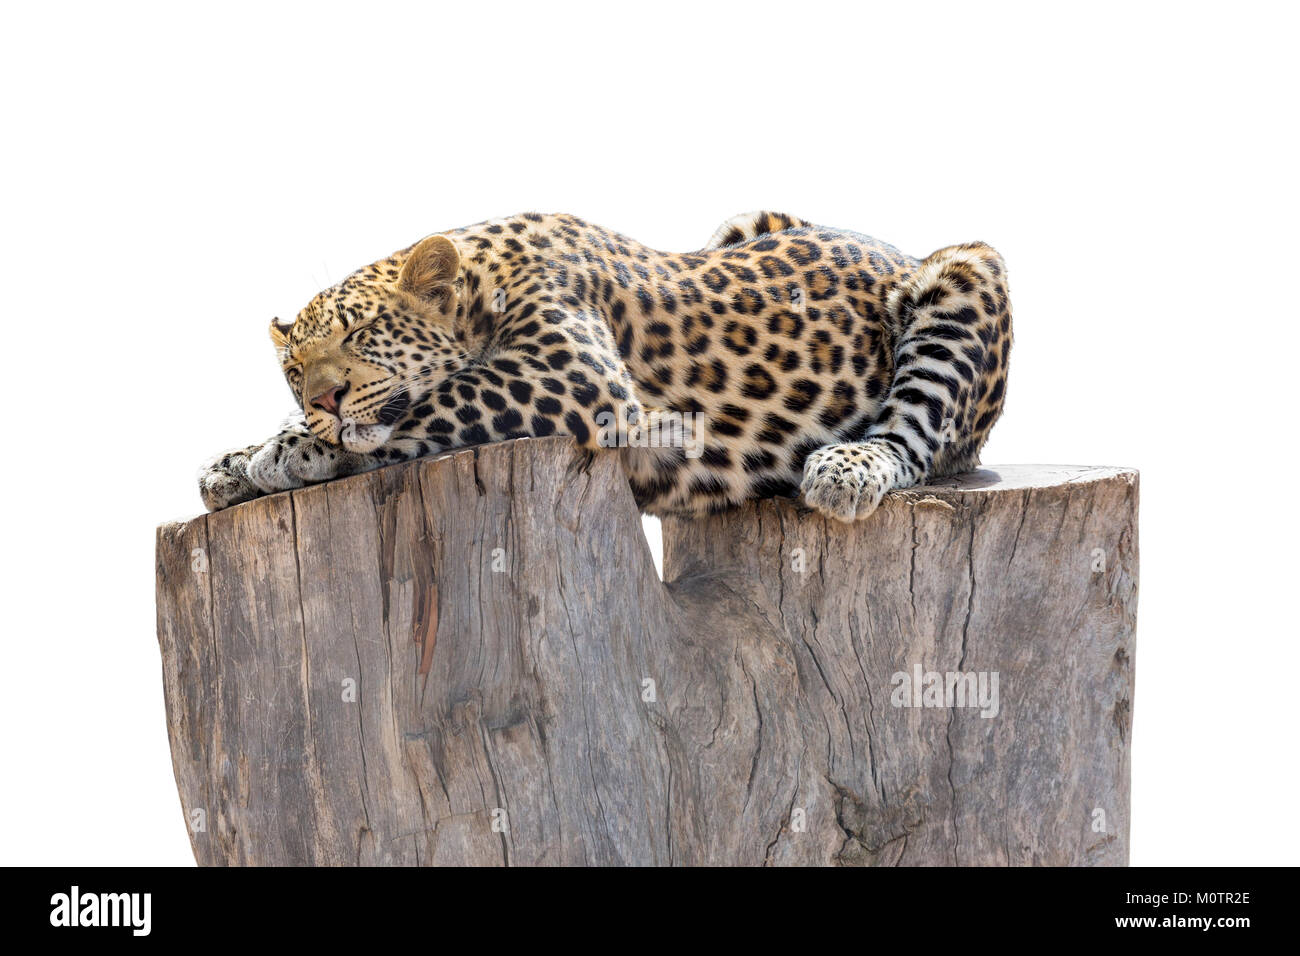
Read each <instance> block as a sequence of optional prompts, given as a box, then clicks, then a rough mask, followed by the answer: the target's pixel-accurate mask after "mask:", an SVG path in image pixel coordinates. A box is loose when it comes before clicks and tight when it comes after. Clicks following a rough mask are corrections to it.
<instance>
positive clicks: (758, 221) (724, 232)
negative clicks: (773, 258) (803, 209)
mask: <svg viewBox="0 0 1300 956" xmlns="http://www.w3.org/2000/svg"><path fill="white" fill-rule="evenodd" d="M811 225H812V223H810V222H808V221H806V220H803V219H800V218H798V217H797V216H791V215H788V214H787V213H783V212H770V211H767V210H759V211H758V212H746V213H741V214H740V215H739V216H732V217H731V218H730V219H728V220H727V221H726V222H724V223H723V224H722V225H721V226H719V227H718V229H717V231H716V232H714V234H713V238H712V239H710V240H709V244H708V245H707V246H705V247H704V248H705V249H722V248H724V247H725V246H734V245H736V244H737V243H739V242H749V241H750V240H752V239H757V238H758V237H759V236H765V235H767V234H768V233H771V232H781V231H782V230H785V229H798V228H801V227H804V226H811Z"/></svg>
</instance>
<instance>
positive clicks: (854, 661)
mask: <svg viewBox="0 0 1300 956" xmlns="http://www.w3.org/2000/svg"><path fill="white" fill-rule="evenodd" d="M664 540H665V566H664V571H665V578H666V581H667V583H661V582H660V581H659V578H658V576H657V575H656V573H655V570H654V565H653V561H652V559H651V556H650V552H649V548H648V546H647V544H646V541H645V538H644V536H643V534H642V532H641V525H640V518H639V516H638V514H637V511H636V507H635V505H634V503H633V501H632V496H631V493H630V491H629V489H628V487H627V484H626V482H625V480H624V479H623V477H622V474H621V472H620V470H619V466H618V463H617V460H616V457H615V456H614V455H608V454H602V455H597V456H595V457H594V458H591V457H589V456H586V455H584V454H583V453H581V452H579V451H577V450H576V449H575V448H574V447H573V446H572V445H571V443H569V442H568V440H566V439H546V440H540V441H519V442H510V443H504V444H500V445H489V446H484V447H481V448H479V449H475V450H467V451H463V452H458V453H454V454H450V455H446V456H444V457H442V458H438V459H433V460H424V461H418V462H413V463H410V464H406V465H398V466H394V467H390V468H386V469H383V470H380V471H377V472H372V473H370V474H365V475H358V476H356V477H352V478H347V479H344V480H341V481H335V482H332V483H329V484H326V485H321V486H317V487H313V488H307V489H304V490H301V491H295V492H292V493H289V494H281V495H275V496H273V497H269V498H263V499H260V500H257V501H253V502H249V503H247V504H243V505H239V506H237V507H235V508H232V509H230V510H228V511H224V512H220V513H217V514H212V515H207V516H205V517H200V518H196V519H194V520H193V521H189V522H186V523H184V524H172V525H165V526H163V527H162V528H160V529H159V533H158V633H159V640H160V642H161V646H162V658H163V677H164V683H165V689H166V699H167V711H168V722H169V731H170V737H171V746H172V757H173V762H174V764H175V768H176V778H177V783H178V785H179V789H180V794H181V803H182V806H183V809H184V811H185V815H186V816H185V821H186V825H187V826H189V827H190V829H191V840H192V842H193V846H194V853H195V856H196V858H197V859H198V861H199V862H200V863H203V864H298V863H308V864H347V863H361V864H502V863H509V864H670V863H671V864H703V863H712V864H724V863H729V864H762V863H770V864H836V863H840V864H873V865H874V864H882V865H899V864H902V865H908V864H940V865H942V864H953V863H958V864H1083V865H1095V864H1123V863H1126V862H1127V859H1128V823H1129V821H1128V809H1129V737H1130V722H1131V713H1132V698H1133V656H1134V614H1135V607H1136V592H1137V476H1136V474H1135V473H1134V472H1131V471H1126V470H1122V469H1115V468H1073V467H1013V468H1000V469H997V470H996V471H993V470H984V471H980V472H976V473H974V474H972V475H968V476H963V477H962V478H960V479H954V480H945V481H943V482H940V483H939V484H937V485H932V486H928V487H926V488H923V489H915V490H913V491H909V492H904V493H896V494H894V495H891V496H889V497H888V498H887V499H886V500H885V502H884V504H883V505H882V506H881V509H880V511H879V512H878V513H877V514H875V515H873V516H872V517H871V518H869V519H868V520H866V521H863V522H860V523H858V524H856V525H853V526H847V525H842V524H838V523H835V522H832V521H827V520H825V519H823V518H822V517H820V516H819V515H817V514H813V513H808V512H806V511H804V510H803V509H802V508H800V507H799V506H798V504H797V503H796V502H794V501H787V500H773V501H763V502H759V503H756V504H753V505H751V506H747V507H745V508H741V509H738V510H736V511H734V512H731V513H728V514H724V515H720V516H717V517H712V518H708V519H704V520H699V521H678V520H670V521H666V522H665V523H664ZM918 665H920V666H921V668H922V669H923V671H925V672H941V673H946V672H954V673H965V674H976V673H977V672H985V673H986V675H988V679H989V680H991V679H992V674H993V673H996V675H997V680H998V704H999V709H998V712H997V714H996V716H989V717H984V716H981V712H980V710H979V709H978V708H975V707H970V706H966V707H962V706H938V707H925V706H922V707H908V706H896V705H897V704H899V703H904V702H910V701H911V700H912V698H911V697H906V698H904V697H903V696H902V695H903V689H901V688H900V686H899V685H900V683H901V682H900V681H899V680H897V679H896V677H895V675H897V674H899V673H906V674H908V675H909V676H910V675H912V674H913V673H914V668H916V667H917V666H918ZM976 679H977V678H976ZM349 682H351V683H349ZM651 682H652V683H651ZM991 686H992V685H991V684H987V683H986V685H985V687H986V690H991ZM349 687H354V688H355V699H354V700H351V699H348V698H349V696H350V695H349V693H348V689H349ZM917 693H918V695H919V693H920V692H919V690H918V691H917ZM968 703H969V702H968ZM991 709H992V708H991V707H986V708H985V711H986V712H987V711H990V710H991Z"/></svg>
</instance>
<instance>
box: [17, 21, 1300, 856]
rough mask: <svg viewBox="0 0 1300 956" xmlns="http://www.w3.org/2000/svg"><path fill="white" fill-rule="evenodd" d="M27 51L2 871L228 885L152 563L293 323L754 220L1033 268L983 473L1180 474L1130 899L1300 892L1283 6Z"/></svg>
mask: <svg viewBox="0 0 1300 956" xmlns="http://www.w3.org/2000/svg"><path fill="white" fill-rule="evenodd" d="M38 6H39V9H38ZM0 17H2V18H3V22H2V23H0V91H3V92H0V96H2V97H3V118H2V121H0V123H2V125H0V132H2V133H3V137H4V139H3V142H4V149H3V153H0V191H2V196H3V209H2V211H0V241H2V242H3V259H2V260H0V261H2V262H3V266H4V285H3V297H2V298H0V309H2V310H3V311H2V312H0V324H2V328H3V343H4V344H3V351H2V352H0V356H2V357H3V365H2V366H0V368H2V369H3V372H4V379H3V381H2V382H0V386H2V391H0V394H3V396H4V403H3V406H4V408H5V411H6V415H7V416H8V417H7V418H6V419H5V422H6V424H5V429H7V430H6V431H5V432H4V438H3V440H2V445H3V449H4V451H3V454H4V469H3V477H0V481H3V489H0V508H3V525H2V526H0V527H3V531H4V538H3V540H4V568H3V575H2V576H0V581H2V582H3V588H4V605H3V608H4V613H3V619H2V620H3V633H4V645H3V658H2V660H3V684H2V686H3V692H2V693H0V733H2V734H3V760H2V763H0V766H2V767H3V770H2V773H3V786H0V819H2V820H3V821H4V823H5V834H6V835H5V839H4V841H3V847H2V848H0V854H2V856H0V860H3V862H5V863H15V862H25V863H50V864H136V863H175V864H192V862H193V861H192V857H191V856H190V851H189V846H188V841H187V840H186V836H185V830H184V823H183V818H182V816H181V812H180V807H179V801H178V799H177V795H176V789H175V784H174V782H173V778H172V771H171V765H170V760H169V756H168V751H167V742H166V734H165V726H164V718H163V702H162V693H161V680H160V673H159V659H158V649H157V643H156V639H155V633H154V627H155V621H154V595H153V589H154V571H153V546H154V526H155V525H157V524H158V523H160V522H162V521H164V520H167V519H171V518H176V517H184V516H189V515H192V514H194V513H196V512H197V511H198V510H199V509H200V505H199V501H198V496H197V493H196V491H195V483H194V476H195V473H196V468H197V465H198V464H199V462H200V461H201V460H202V459H204V458H206V457H208V456H209V455H210V454H212V453H214V452H216V451H218V450H220V449H222V448H225V447H229V446H232V445H237V444H244V443H246V442H248V441H251V440H254V439H259V438H262V437H265V436H267V435H268V434H269V433H270V431H271V430H272V429H273V428H274V426H275V425H276V424H277V421H278V419H279V417H280V416H281V415H282V414H283V413H284V412H286V411H287V410H288V409H289V406H290V398H289V395H288V391H287V388H286V386H285V385H284V384H283V382H282V380H281V379H280V376H279V373H278V370H277V368H276V365H275V362H274V359H273V355H272V351H271V347H270V345H269V343H268V340H267V334H266V325H267V323H268V320H269V319H270V317H271V316H272V315H277V314H278V315H280V316H292V315H293V314H295V313H296V311H297V310H298V309H299V308H300V307H301V306H302V305H303V304H304V303H305V302H306V300H307V299H308V298H309V297H310V296H311V295H312V294H313V293H314V292H316V291H317V290H318V289H319V288H321V287H323V286H324V285H326V284H329V283H331V282H334V281H337V280H338V279H340V278H342V276H343V275H345V274H346V273H347V272H348V271H350V270H351V269H353V268H356V267H358V266H360V265H363V264H366V263H368V262H371V261H372V260H374V259H376V258H379V257H380V256H383V255H386V254H388V253H389V252H391V251H392V250H394V249H396V248H400V247H402V246H404V245H406V244H409V243H410V242H412V241H414V240H415V239H417V238H419V237H421V236H423V235H425V234H427V233H430V232H433V231H436V230H440V229H445V228H450V227H453V226H459V225H465V224H468V223H472V222H477V221H479V220H482V219H484V218H488V217H490V216H496V215H503V214H510V213H514V212H521V211H524V210H528V209H539V210H542V211H569V212H574V213H577V214H579V215H581V216H583V217H586V218H588V219H591V220H593V221H596V222H599V223H601V224H602V225H605V226H608V227H610V228H613V229H617V230H619V231H622V232H626V233H628V234H630V235H632V236H634V237H636V238H638V239H640V240H642V241H644V242H646V243H648V244H650V245H652V246H656V247H659V248H664V249H674V250H685V249H694V248H698V247H699V246H700V245H702V244H703V243H704V241H705V240H706V239H708V237H709V236H710V234H711V233H712V232H713V230H714V229H715V228H716V226H717V225H718V224H719V223H720V222H721V221H722V220H723V219H724V218H726V217H728V216H730V215H732V214H735V213H738V212H743V211H746V210H751V209H757V208H771V209H778V210H786V211H789V212H791V213H794V214H797V215H799V216H802V217H805V218H808V219H811V220H813V221H816V222H822V223H826V224H829V225H838V226H844V227H848V228H854V229H858V230H861V231H865V232H869V233H871V234H873V235H876V236H879V237H880V238H883V239H887V240H889V241H891V242H893V243H895V244H896V245H898V246H900V247H902V248H903V249H906V250H907V251H910V252H912V253H916V254H925V253H927V252H929V251H930V250H932V249H934V248H937V247H939V246H942V245H946V244H948V243H951V242H957V241H963V240H970V239H983V240H986V241H988V242H991V243H992V244H993V245H995V246H996V247H997V248H998V249H999V250H1000V251H1001V252H1002V253H1003V255H1004V256H1005V257H1006V259H1007V261H1008V262H1009V264H1010V268H1011V284H1012V295H1013V300H1014V303H1015V310H1016V345H1015V350H1014V352H1013V355H1012V363H1011V379H1010V389H1009V397H1008V404H1007V410H1006V414H1005V416H1004V418H1003V420H1002V421H1001V423H1000V424H999V425H998V426H997V427H996V428H995V429H994V432H993V437H992V440H991V441H990V443H989V445H988V447H987V450H986V453H985V456H984V459H985V461H986V462H990V463H1009V462H1070V463H1089V464H1116V465H1132V466H1137V467H1139V468H1140V469H1141V470H1142V505H1141V507H1142V515H1141V548H1142V578H1141V584H1142V587H1141V599H1140V606H1139V626H1138V635H1139V641H1138V654H1137V661H1138V668H1137V674H1138V679H1137V695H1136V701H1135V729H1134V750H1133V768H1134V769H1133V808H1132V809H1133V820H1132V860H1133V862H1134V863H1135V864H1156V863H1174V864H1193V863H1223V864H1227V863H1296V862H1300V860H1298V857H1300V853H1297V849H1298V842H1300V841H1298V839H1297V822H1296V820H1297V815H1296V797H1295V794H1296V787H1297V783H1300V781H1298V779H1297V772H1296V769H1295V764H1296V750H1297V748H1296V744H1295V732H1296V725H1297V716H1296V714H1297V707H1296V702H1295V697H1294V695H1295V693H1296V679H1297V675H1298V674H1300V643H1298V642H1297V627H1296V623H1295V602H1294V595H1295V590H1296V586H1297V585H1296V560H1295V553H1294V549H1295V543H1296V541H1297V537H1296V532H1297V528H1296V519H1295V509H1296V505H1295V503H1294V501H1293V500H1292V495H1291V492H1290V491H1289V490H1288V487H1289V484H1290V479H1291V471H1292V464H1293V460H1294V448H1295V428H1296V424H1295V414H1294V413H1295V402H1294V395H1295V389H1296V383H1297V374H1296V370H1297V362H1298V361H1300V357H1298V356H1297V353H1296V346H1297V342H1296V325H1297V321H1298V319H1300V316H1298V315H1297V311H1298V310H1297V304H1296V303H1297V301H1298V300H1300V295H1298V294H1297V292H1296V289H1295V287H1296V262H1297V257H1296V252H1297V249H1296V229H1297V226H1296V218H1297V217H1296V214H1297V212H1298V211H1300V210H1298V209H1297V205H1298V204H1297V201H1296V200H1297V195H1296V193H1297V190H1296V171H1297V168H1300V162H1297V156H1296V144H1295V129H1296V118H1295V117H1296V92H1297V83H1296V80H1297V76H1296V70H1295V68H1294V65H1293V64H1294V62H1295V56H1294V51H1293V50H1292V49H1291V45H1292V42H1293V40H1294V37H1295V36H1296V23H1295V22H1294V20H1293V19H1292V14H1291V13H1290V11H1288V10H1286V8H1285V7H1284V6H1283V5H1281V4H1279V5H1277V6H1276V7H1274V6H1270V5H1264V4H1254V3H1243V2H1234V3H1232V4H1223V3H1214V4H1201V5H1198V4H1176V5H1173V4H1171V5H1168V6H1165V5H1154V4H1150V5H1148V4H1134V3H1122V4H1108V3H1098V2H1089V3H1088V4H1085V5H1082V6H1081V5H1078V4H1072V5H1069V6H1068V7H1065V6H1055V5H1052V6H1049V5H1046V4H1024V5H1010V4H999V3H982V2H966V3H959V4H951V5H949V4H943V3H935V2H930V3H926V4H924V5H919V4H918V5H912V4H902V3H892V4H888V5H874V4H864V3H853V4H849V3H845V4H842V5H829V4H828V5H822V4H817V3H812V2H807V0H799V2H787V3H783V4H765V3H757V2H748V3H738V4H717V5H711V4H707V3H704V2H694V3H689V4H681V5H678V4H673V3H666V2H655V3H602V4H593V5H590V6H585V7H584V6H569V5H566V4H563V3H553V2H548V3H533V4H525V5H518V6H515V5H510V4H504V3H491V4H486V3H484V4H475V3H467V4H454V5H453V4H442V5H434V4H421V5H416V4H410V5H388V4H384V3H374V2H367V3H359V2H358V3H354V4H352V5H349V6H331V5H325V4H319V3H317V4H311V5H301V6H298V5H292V6H291V5H280V4H271V3H259V4H253V5H249V6H243V5H240V4H221V5H212V4H207V5H204V6H202V7H181V6H179V5H158V6H141V5H130V6H127V7H123V8H122V9H111V8H110V7H109V6H108V5H103V6H99V7H91V6H84V7H83V6H75V5H66V6H62V7H60V8H58V9H52V8H51V7H50V6H49V5H36V4H25V5H22V6H19V5H16V4H10V5H6V7H5V12H4V13H3V14H2V15H0ZM656 547H657V544H656Z"/></svg>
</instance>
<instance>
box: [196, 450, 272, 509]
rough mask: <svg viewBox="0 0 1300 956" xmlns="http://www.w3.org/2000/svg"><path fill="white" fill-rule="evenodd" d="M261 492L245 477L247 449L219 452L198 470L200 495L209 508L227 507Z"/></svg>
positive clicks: (254, 496)
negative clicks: (220, 453) (222, 453)
mask: <svg viewBox="0 0 1300 956" xmlns="http://www.w3.org/2000/svg"><path fill="white" fill-rule="evenodd" d="M262 493H263V492H262V490H261V489H260V488H258V487H257V485H255V484H253V482H252V480H251V479H250V478H249V477H248V453H247V450H245V451H232V452H227V453H226V454H224V455H219V456H217V457H216V458H214V459H212V460H211V461H209V462H208V463H207V464H205V465H204V466H203V467H202V469H200V471H199V497H200V498H202V499H203V507H205V508H207V509H208V510H209V511H220V510H221V509H222V508H229V507H230V506H231V505H237V504H239V503H240V502H241V501H249V500H251V499H253V498H256V497H258V496H259V495H261V494H262Z"/></svg>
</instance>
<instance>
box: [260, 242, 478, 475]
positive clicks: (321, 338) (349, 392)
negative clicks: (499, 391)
mask: <svg viewBox="0 0 1300 956" xmlns="http://www.w3.org/2000/svg"><path fill="white" fill-rule="evenodd" d="M462 286H463V282H462V281H461V257H460V252H459V250H457V248H456V245H455V243H454V242H452V241H451V240H450V239H448V238H447V237H446V236H441V235H438V236H429V237H428V238H427V239H423V240H421V241H420V242H418V243H416V245H414V246H413V247H411V248H410V249H406V250H403V251H401V252H398V253H396V254H395V255H393V256H392V257H391V258H389V259H385V260H383V261H381V262H377V263H375V264H374V265H373V266H368V267H366V268H365V269H362V270H360V271H359V272H356V273H354V274H352V275H350V276H348V277H347V278H346V279H344V280H343V281H342V282H340V283H339V284H338V285H336V286H333V287H331V288H329V289H326V290H325V291H324V292H321V293H320V294H319V295H317V296H316V297H315V298H314V299H312V300H311V302H310V303H309V304H308V305H307V307H306V308H305V309H303V310H302V311H301V312H299V313H298V317H297V318H296V319H295V320H294V321H293V322H292V323H283V322H281V321H280V320H279V319H276V320H273V321H272V323H271V341H272V342H274V343H275V347H276V350H277V352H278V353H279V357H280V364H281V366H282V368H283V370H284V375H285V378H286V379H287V380H288V382H289V387H290V388H291V389H293V393H294V397H295V398H296V399H297V400H298V404H299V405H301V406H302V410H303V412H304V414H305V415H306V418H307V426H308V427H309V428H310V429H311V430H312V432H313V433H314V434H315V435H316V437H318V438H320V439H321V440H322V441H326V442H329V443H331V444H335V445H342V446H343V447H344V448H346V449H348V450H349V451H355V452H372V451H374V450H375V449H377V448H379V447H380V446H381V445H383V444H384V443H385V442H386V441H388V439H389V437H390V436H391V435H392V433H393V430H394V428H395V427H397V425H398V424H399V423H400V422H401V420H402V418H403V417H404V416H405V415H406V413H407V411H408V410H409V409H410V408H411V407H412V406H413V405H415V404H416V403H418V402H419V401H420V400H421V399H422V398H424V396H425V395H427V394H428V393H429V391H430V390H431V388H432V387H433V386H435V385H437V384H438V382H440V381H442V380H443V379H444V378H445V377H446V376H447V375H448V374H450V373H451V372H453V371H455V370H456V369H458V368H462V367H463V366H464V365H465V364H466V363H467V362H468V360H469V351H470V350H469V347H468V346H467V343H466V339H465V337H464V335H463V334H461V332H459V331H458V328H459V327H460V326H461V325H462V324H463V321H464V316H465V303H464V295H463V289H462Z"/></svg>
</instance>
